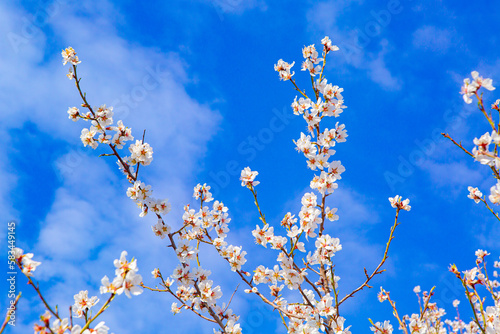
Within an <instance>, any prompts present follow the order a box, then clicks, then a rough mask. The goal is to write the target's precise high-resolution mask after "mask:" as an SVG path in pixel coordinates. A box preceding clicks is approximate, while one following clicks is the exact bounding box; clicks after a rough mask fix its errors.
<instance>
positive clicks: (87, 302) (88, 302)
mask: <svg viewBox="0 0 500 334" xmlns="http://www.w3.org/2000/svg"><path fill="white" fill-rule="evenodd" d="M73 298H74V299H75V304H74V305H73V308H72V309H73V312H74V314H75V316H76V317H77V318H83V317H84V316H86V315H87V313H88V311H89V310H90V308H91V307H92V306H95V305H96V304H97V303H98V302H99V299H98V298H97V296H94V297H92V298H89V292H88V291H87V290H85V291H80V292H79V293H78V294H76V295H75V296H74V297H73Z"/></svg>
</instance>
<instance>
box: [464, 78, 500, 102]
mask: <svg viewBox="0 0 500 334" xmlns="http://www.w3.org/2000/svg"><path fill="white" fill-rule="evenodd" d="M471 75H472V82H471V81H470V79H469V78H466V79H464V85H463V86H462V90H461V91H460V94H462V95H463V98H464V101H465V103H467V104H470V103H472V99H471V96H473V95H476V94H477V91H478V90H479V88H481V87H484V88H485V89H487V90H494V89H495V87H493V81H492V80H491V79H483V77H480V76H479V73H478V72H477V71H472V72H471Z"/></svg>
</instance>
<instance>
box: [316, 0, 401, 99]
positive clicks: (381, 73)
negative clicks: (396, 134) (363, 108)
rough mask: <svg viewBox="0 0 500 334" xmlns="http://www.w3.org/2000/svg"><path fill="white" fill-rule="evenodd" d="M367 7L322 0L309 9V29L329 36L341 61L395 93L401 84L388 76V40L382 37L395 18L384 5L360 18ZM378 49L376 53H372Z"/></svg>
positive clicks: (392, 76) (393, 76)
mask: <svg viewBox="0 0 500 334" xmlns="http://www.w3.org/2000/svg"><path fill="white" fill-rule="evenodd" d="M366 6H367V5H366V4H364V2H363V1H355V0H353V1H334V0H330V1H322V2H316V3H314V5H312V7H311V8H310V9H309V10H308V12H307V14H306V17H307V21H308V24H309V27H310V30H312V31H314V32H316V33H320V34H325V35H329V36H330V37H331V38H332V40H333V41H334V43H335V44H337V45H338V46H339V47H340V49H341V52H342V54H343V59H342V60H343V61H344V62H345V63H347V64H349V65H351V66H353V67H354V68H357V69H364V70H367V71H368V73H369V78H370V79H371V80H372V81H373V82H375V83H377V84H379V85H380V86H382V87H383V88H384V89H389V90H398V89H400V87H401V84H402V81H401V79H399V78H397V77H396V76H395V75H394V74H393V73H391V69H390V67H389V66H388V65H387V63H386V61H385V59H384V57H385V56H386V55H387V54H389V53H390V49H389V48H388V41H387V39H384V38H382V36H383V33H384V30H385V29H388V26H389V25H390V23H391V21H392V20H393V19H394V16H396V15H397V14H399V13H400V12H401V11H402V9H403V7H402V6H400V8H399V9H398V10H397V11H394V12H393V13H392V12H391V11H389V10H388V9H387V8H385V7H386V4H384V5H383V6H380V7H376V8H373V9H372V10H371V11H369V12H370V16H369V17H368V18H364V20H363V19H360V18H359V17H358V14H357V13H358V12H359V11H360V8H364V11H365V12H366V8H365V7H366ZM374 49H378V51H374Z"/></svg>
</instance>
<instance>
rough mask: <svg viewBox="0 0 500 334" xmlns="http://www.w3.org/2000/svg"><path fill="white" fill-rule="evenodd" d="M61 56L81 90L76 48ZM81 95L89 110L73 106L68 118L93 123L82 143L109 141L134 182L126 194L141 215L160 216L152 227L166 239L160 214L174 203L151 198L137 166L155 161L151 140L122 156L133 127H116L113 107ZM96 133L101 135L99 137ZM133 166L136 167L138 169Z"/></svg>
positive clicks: (166, 228) (138, 142) (120, 124)
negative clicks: (98, 103) (90, 102)
mask: <svg viewBox="0 0 500 334" xmlns="http://www.w3.org/2000/svg"><path fill="white" fill-rule="evenodd" d="M62 56H63V64H64V65H66V64H67V63H68V62H69V63H71V64H72V66H73V68H72V70H71V71H70V74H71V75H69V76H68V77H69V78H70V79H72V80H73V79H74V80H75V82H76V86H77V88H78V90H79V91H80V93H81V90H80V85H79V79H78V77H77V76H76V65H77V64H79V63H80V61H79V60H78V57H77V56H76V52H75V50H73V48H71V47H69V48H67V49H65V50H63V51H62ZM81 95H82V96H83V99H84V100H83V104H82V106H83V107H85V108H87V109H88V111H87V112H86V113H82V112H80V110H79V109H78V108H76V107H71V108H69V109H68V115H69V116H68V117H69V119H71V120H73V121H75V122H76V121H77V120H78V119H80V118H81V119H83V120H85V121H90V122H91V126H90V128H84V129H82V132H81V135H80V139H81V141H82V143H83V145H84V146H90V147H92V148H93V149H96V148H97V147H98V146H99V144H106V145H108V146H109V147H110V148H111V149H112V151H113V153H112V154H108V155H115V156H116V157H117V158H118V161H117V163H118V167H119V169H120V170H121V171H122V172H123V173H124V174H125V175H126V176H127V179H128V180H129V182H130V183H132V184H133V185H132V186H131V187H129V188H128V189H127V196H128V197H130V198H131V199H132V200H133V201H134V202H135V203H136V204H137V206H138V207H139V208H140V209H141V213H140V216H141V217H143V216H145V215H147V213H148V212H149V211H150V210H151V211H152V212H154V213H155V214H156V215H157V216H158V218H159V219H158V223H157V224H156V225H154V226H152V229H153V232H154V233H155V234H157V235H159V236H161V237H162V238H164V237H165V235H166V234H168V231H169V229H170V228H169V226H167V225H166V224H164V222H163V220H162V219H161V215H162V214H166V213H168V212H169V211H170V209H171V205H170V203H169V202H168V200H167V199H156V198H154V197H151V194H152V192H153V191H152V190H151V186H147V185H145V183H144V182H141V181H140V180H138V167H139V165H143V166H147V165H149V164H151V162H152V161H153V148H152V147H151V146H150V145H149V144H148V143H145V142H144V139H143V140H142V141H141V140H136V141H135V143H133V144H130V146H129V147H128V149H129V152H130V156H124V157H121V156H120V155H119V154H118V152H117V150H118V149H122V148H123V147H124V145H125V143H126V142H127V141H133V140H134V137H133V136H132V129H131V128H129V127H126V126H125V125H123V122H122V121H121V120H119V121H118V122H117V123H116V126H113V124H114V122H113V107H107V106H106V105H101V106H100V107H95V108H91V107H90V105H89V104H88V103H87V101H86V98H85V94H81ZM113 133H114V134H113ZM112 134H113V136H112ZM97 135H98V137H97V138H96V136H97ZM134 166H137V168H136V169H135V170H134Z"/></svg>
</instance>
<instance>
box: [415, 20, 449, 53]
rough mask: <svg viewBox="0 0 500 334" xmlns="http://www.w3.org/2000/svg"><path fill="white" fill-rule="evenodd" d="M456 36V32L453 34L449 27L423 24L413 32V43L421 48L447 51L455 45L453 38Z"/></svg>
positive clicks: (441, 51)
mask: <svg viewBox="0 0 500 334" xmlns="http://www.w3.org/2000/svg"><path fill="white" fill-rule="evenodd" d="M456 36H457V34H456V33H455V34H452V33H451V32H450V31H449V30H447V29H442V28H438V27H435V26H423V27H421V28H419V29H418V30H416V31H415V32H414V33H413V45H414V46H415V47H416V48H419V49H424V50H428V51H432V52H439V53H445V52H447V51H448V49H449V48H450V47H451V46H452V45H453V44H452V39H453V38H456Z"/></svg>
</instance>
